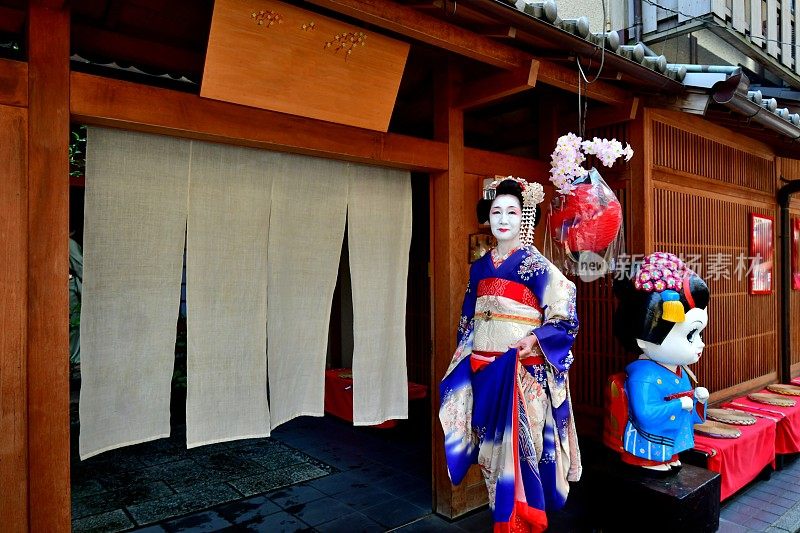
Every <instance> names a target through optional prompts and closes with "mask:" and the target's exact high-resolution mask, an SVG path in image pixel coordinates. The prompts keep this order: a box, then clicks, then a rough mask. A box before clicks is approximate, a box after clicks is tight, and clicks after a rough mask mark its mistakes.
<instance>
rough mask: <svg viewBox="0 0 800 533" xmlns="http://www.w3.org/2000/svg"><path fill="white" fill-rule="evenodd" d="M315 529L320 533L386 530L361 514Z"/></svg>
mask: <svg viewBox="0 0 800 533" xmlns="http://www.w3.org/2000/svg"><path fill="white" fill-rule="evenodd" d="M314 529H316V530H317V531H319V532H320V533H380V532H383V531H386V528H385V527H383V526H381V525H380V524H378V523H376V522H374V521H372V520H370V519H369V518H367V517H366V516H364V515H363V514H361V513H351V514H349V515H346V516H342V517H341V518H338V519H336V520H333V521H331V522H325V523H324V524H319V525H318V526H316V527H315V528H314Z"/></svg>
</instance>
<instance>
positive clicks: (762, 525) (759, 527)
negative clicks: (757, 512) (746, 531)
mask: <svg viewBox="0 0 800 533" xmlns="http://www.w3.org/2000/svg"><path fill="white" fill-rule="evenodd" d="M742 525H743V526H746V527H749V528H750V529H755V530H756V531H765V530H766V529H767V528H768V527H769V526H770V525H771V523H769V522H765V521H763V520H759V519H758V518H754V517H751V518H750V519H749V520H747V521H745V522H744V524H742Z"/></svg>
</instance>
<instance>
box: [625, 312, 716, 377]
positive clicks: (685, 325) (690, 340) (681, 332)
mask: <svg viewBox="0 0 800 533" xmlns="http://www.w3.org/2000/svg"><path fill="white" fill-rule="evenodd" d="M707 325H708V312H707V311H706V310H705V309H699V308H694V309H690V310H689V311H687V312H686V320H684V321H683V322H678V323H677V324H675V325H674V326H673V327H672V330H671V331H670V332H669V334H668V335H667V336H666V338H665V339H664V342H662V343H661V344H654V343H652V342H648V341H643V340H642V339H636V344H638V345H639V348H641V349H642V351H643V352H644V354H645V355H646V356H647V357H648V358H650V359H652V360H653V361H657V362H659V363H663V364H665V365H691V364H692V363H696V362H697V361H698V360H699V359H700V355H701V354H702V353H703V348H705V346H706V345H705V343H704V342H703V339H702V337H701V336H700V334H701V333H702V332H703V330H704V329H705V327H706V326H707Z"/></svg>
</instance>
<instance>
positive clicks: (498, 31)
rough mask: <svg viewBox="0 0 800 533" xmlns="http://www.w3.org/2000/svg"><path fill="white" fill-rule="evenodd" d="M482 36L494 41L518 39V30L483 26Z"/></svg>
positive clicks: (508, 27)
mask: <svg viewBox="0 0 800 533" xmlns="http://www.w3.org/2000/svg"><path fill="white" fill-rule="evenodd" d="M480 32H481V33H480V34H481V35H483V36H484V37H491V38H493V39H516V38H517V28H515V27H514V26H502V25H501V26H483V27H482V28H481V30H480Z"/></svg>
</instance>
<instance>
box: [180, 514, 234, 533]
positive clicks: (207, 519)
mask: <svg viewBox="0 0 800 533" xmlns="http://www.w3.org/2000/svg"><path fill="white" fill-rule="evenodd" d="M232 525H233V524H231V523H230V522H228V521H227V520H225V519H224V518H223V517H221V516H220V515H219V514H218V513H217V512H215V511H205V512H202V513H195V514H191V515H189V516H184V517H183V518H179V519H177V520H171V521H169V522H167V523H165V524H164V527H165V528H166V530H167V531H169V532H171V533H184V532H185V533H189V532H191V533H202V532H207V531H222V530H223V529H225V528H229V527H231V526H232Z"/></svg>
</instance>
